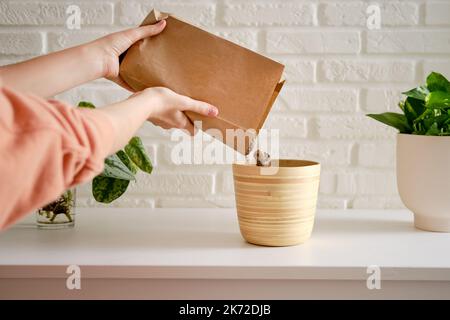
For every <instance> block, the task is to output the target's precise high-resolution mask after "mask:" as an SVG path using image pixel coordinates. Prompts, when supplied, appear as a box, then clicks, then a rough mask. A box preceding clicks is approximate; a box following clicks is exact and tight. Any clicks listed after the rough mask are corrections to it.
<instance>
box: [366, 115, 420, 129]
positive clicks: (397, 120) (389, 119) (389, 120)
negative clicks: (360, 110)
mask: <svg viewBox="0 0 450 320" xmlns="http://www.w3.org/2000/svg"><path fill="white" fill-rule="evenodd" d="M367 116H368V117H371V118H372V119H375V120H377V121H380V122H382V123H384V124H387V125H388V126H391V127H394V128H396V129H398V130H399V131H400V133H411V131H412V130H411V127H410V126H409V124H408V120H407V119H406V116H404V115H403V114H400V113H394V112H385V113H381V114H368V115H367Z"/></svg>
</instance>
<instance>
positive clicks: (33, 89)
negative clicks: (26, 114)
mask: <svg viewBox="0 0 450 320" xmlns="http://www.w3.org/2000/svg"><path fill="white" fill-rule="evenodd" d="M96 51H97V49H96V48H94V47H91V46H89V45H81V46H76V47H73V48H68V49H65V50H62V51H58V52H54V53H50V54H48V55H45V56H40V57H37V58H34V59H31V60H28V61H24V62H20V63H17V64H13V65H8V66H3V67H0V77H1V78H2V79H3V84H4V85H6V86H9V87H11V88H15V89H17V90H19V91H22V92H29V93H33V94H36V95H38V96H41V97H44V98H48V97H51V96H53V95H55V94H58V93H61V92H63V91H65V90H68V89H70V88H73V87H75V86H77V85H80V84H82V83H85V82H88V81H91V80H95V79H98V78H100V77H102V76H103V73H104V71H105V70H104V69H105V66H104V65H103V60H102V59H101V58H100V56H99V54H98V52H96Z"/></svg>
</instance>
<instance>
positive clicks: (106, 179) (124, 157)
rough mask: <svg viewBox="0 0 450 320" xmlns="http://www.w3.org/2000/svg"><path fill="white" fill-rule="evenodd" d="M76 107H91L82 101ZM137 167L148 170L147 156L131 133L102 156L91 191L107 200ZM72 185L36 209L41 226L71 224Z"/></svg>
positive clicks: (115, 196) (119, 192)
mask: <svg viewBox="0 0 450 320" xmlns="http://www.w3.org/2000/svg"><path fill="white" fill-rule="evenodd" d="M78 107H80V108H91V109H93V108H95V106H94V105H93V104H92V103H90V102H86V101H81V102H80V103H79V104H78ZM138 170H141V171H143V172H145V173H148V174H151V173H152V170H153V166H152V163H151V161H150V158H149V156H148V154H147V152H146V151H145V148H144V145H143V144H142V141H141V139H140V138H139V137H136V136H135V137H133V138H131V140H130V141H129V142H128V144H127V145H126V146H125V147H124V149H123V150H119V151H118V152H116V153H115V154H113V155H110V156H109V157H107V158H106V159H105V163H104V169H103V171H102V172H101V173H100V174H99V175H98V176H96V177H95V178H94V179H93V181H92V195H93V196H94V199H95V200H96V201H98V202H101V203H111V202H113V201H114V200H116V199H118V198H119V197H121V196H122V195H123V194H124V193H125V191H126V190H127V188H128V186H129V185H130V182H131V181H135V180H136V174H137V172H138ZM74 207H75V189H73V190H67V191H66V192H64V194H62V195H61V196H60V197H59V198H58V199H56V200H55V201H53V202H51V203H49V204H48V205H46V206H45V207H43V208H40V209H38V210H37V224H38V226H39V227H42V228H52V229H55V228H61V227H71V226H73V224H74V218H75V217H74Z"/></svg>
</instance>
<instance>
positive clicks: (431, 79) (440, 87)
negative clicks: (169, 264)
mask: <svg viewBox="0 0 450 320" xmlns="http://www.w3.org/2000/svg"><path fill="white" fill-rule="evenodd" d="M427 87H428V90H429V91H430V92H433V91H444V92H450V82H449V81H448V80H447V79H446V78H445V77H444V76H443V75H442V74H440V73H437V72H432V73H430V74H429V75H428V77H427Z"/></svg>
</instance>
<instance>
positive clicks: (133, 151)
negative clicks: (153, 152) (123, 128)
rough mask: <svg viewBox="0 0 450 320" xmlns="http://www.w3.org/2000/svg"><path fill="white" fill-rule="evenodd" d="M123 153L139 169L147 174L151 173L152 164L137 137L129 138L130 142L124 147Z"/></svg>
mask: <svg viewBox="0 0 450 320" xmlns="http://www.w3.org/2000/svg"><path fill="white" fill-rule="evenodd" d="M125 153H126V154H127V155H128V157H129V158H130V159H131V161H133V162H134V163H135V164H136V165H137V166H138V168H139V169H141V170H142V171H144V172H147V173H152V169H153V166H152V163H151V161H150V158H149V157H148V155H147V152H146V151H145V148H144V145H143V144H142V141H141V139H140V138H139V137H133V138H131V140H130V142H128V144H127V145H126V146H125Z"/></svg>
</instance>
